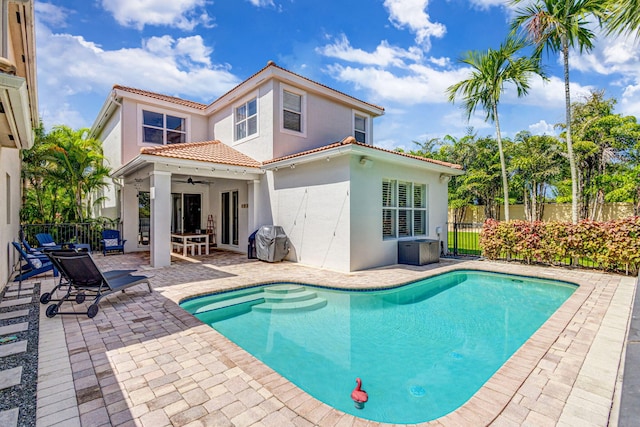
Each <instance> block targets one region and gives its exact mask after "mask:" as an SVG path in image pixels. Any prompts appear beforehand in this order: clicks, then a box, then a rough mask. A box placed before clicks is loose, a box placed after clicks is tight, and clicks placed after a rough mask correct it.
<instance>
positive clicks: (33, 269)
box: [11, 242, 58, 282]
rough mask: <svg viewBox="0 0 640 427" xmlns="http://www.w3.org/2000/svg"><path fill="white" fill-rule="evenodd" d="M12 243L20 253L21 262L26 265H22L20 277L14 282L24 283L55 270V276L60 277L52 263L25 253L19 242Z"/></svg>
mask: <svg viewBox="0 0 640 427" xmlns="http://www.w3.org/2000/svg"><path fill="white" fill-rule="evenodd" d="M11 243H12V244H13V247H14V248H16V250H17V251H18V254H19V256H20V260H21V261H24V262H25V263H26V264H24V265H22V263H20V267H19V272H18V275H17V276H16V277H15V278H14V279H13V281H14V282H18V281H22V280H25V279H28V278H30V277H33V276H37V275H39V274H42V273H46V272H48V271H51V270H53V276H54V277H58V270H57V269H56V268H55V267H54V265H53V263H52V262H51V261H45V260H43V259H41V258H38V257H37V256H35V255H29V254H28V253H26V252H25V251H24V249H22V246H21V245H20V243H18V242H11Z"/></svg>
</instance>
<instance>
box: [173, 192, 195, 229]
mask: <svg viewBox="0 0 640 427" xmlns="http://www.w3.org/2000/svg"><path fill="white" fill-rule="evenodd" d="M201 211H202V197H201V195H200V194H183V193H171V232H172V233H196V232H198V231H200V229H201V225H202V213H201Z"/></svg>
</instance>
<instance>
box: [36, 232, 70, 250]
mask: <svg viewBox="0 0 640 427" xmlns="http://www.w3.org/2000/svg"><path fill="white" fill-rule="evenodd" d="M36 240H37V241H38V243H39V244H40V247H39V248H38V250H51V251H54V250H60V249H63V248H73V243H61V244H58V243H56V241H55V240H53V237H52V236H51V234H49V233H39V234H36Z"/></svg>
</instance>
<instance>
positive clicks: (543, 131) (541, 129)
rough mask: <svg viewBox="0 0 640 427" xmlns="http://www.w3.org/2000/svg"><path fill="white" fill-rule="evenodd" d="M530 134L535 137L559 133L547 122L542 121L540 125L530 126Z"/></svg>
mask: <svg viewBox="0 0 640 427" xmlns="http://www.w3.org/2000/svg"><path fill="white" fill-rule="evenodd" d="M529 132H531V133H532V134H533V135H556V134H557V132H556V130H555V127H554V126H553V125H552V124H549V123H547V121H546V120H540V121H539V122H538V123H534V124H532V125H529Z"/></svg>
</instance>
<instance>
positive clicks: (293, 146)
mask: <svg viewBox="0 0 640 427" xmlns="http://www.w3.org/2000/svg"><path fill="white" fill-rule="evenodd" d="M283 85H284V84H283V83H278V86H277V87H276V90H275V91H274V100H273V101H274V102H273V111H274V116H275V117H274V119H275V122H274V135H275V138H274V142H273V145H274V147H273V157H274V158H279V157H283V156H287V155H290V154H294V153H298V152H301V151H306V150H311V149H314V148H318V147H322V146H324V145H328V144H332V143H334V142H338V141H341V140H343V139H344V138H345V137H347V136H350V135H353V110H352V108H351V107H350V106H347V105H344V104H340V103H337V102H335V101H333V100H330V99H329V98H326V97H323V96H320V95H318V94H316V93H313V92H306V99H307V109H306V116H304V115H303V118H302V119H303V121H306V137H303V136H298V135H296V134H292V133H290V132H286V131H284V132H283V131H282V130H281V124H280V120H281V118H280V112H281V109H282V106H281V100H280V97H281V93H282V92H281V91H282V88H283V87H284V88H285V89H286V85H284V86H283Z"/></svg>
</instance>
